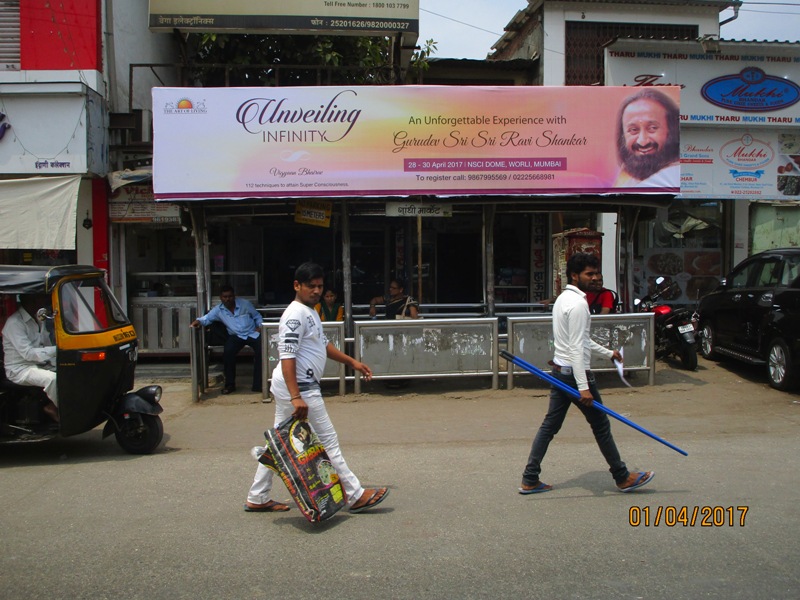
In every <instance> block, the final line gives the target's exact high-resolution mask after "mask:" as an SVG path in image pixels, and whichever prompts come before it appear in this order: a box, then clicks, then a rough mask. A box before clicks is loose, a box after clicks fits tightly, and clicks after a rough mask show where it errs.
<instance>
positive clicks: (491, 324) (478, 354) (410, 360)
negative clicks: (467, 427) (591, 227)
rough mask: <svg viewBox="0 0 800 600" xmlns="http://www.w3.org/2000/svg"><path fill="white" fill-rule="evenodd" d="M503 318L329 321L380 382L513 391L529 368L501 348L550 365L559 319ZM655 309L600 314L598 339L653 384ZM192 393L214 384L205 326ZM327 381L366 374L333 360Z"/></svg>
mask: <svg viewBox="0 0 800 600" xmlns="http://www.w3.org/2000/svg"><path fill="white" fill-rule="evenodd" d="M499 324H500V319H499V318H498V317H478V318H464V319H452V318H444V319H438V318H437V319H428V318H426V319H414V320H402V321H391V320H385V319H384V320H381V319H377V320H373V319H368V320H357V321H356V322H355V324H354V327H355V330H354V335H353V337H352V338H346V337H345V324H344V323H343V322H341V321H339V322H329V323H323V329H324V331H325V334H326V335H327V337H328V339H329V340H330V341H331V342H332V343H333V344H334V345H335V346H336V347H337V348H339V349H340V350H342V351H343V352H345V353H347V354H349V355H351V356H353V357H355V359H356V360H359V361H361V362H364V363H366V364H368V365H369V366H370V368H371V369H372V372H373V379H375V380H392V379H431V378H448V377H465V376H466V377H471V376H487V377H491V380H492V389H497V388H498V384H499V377H500V376H501V375H506V386H507V388H508V389H512V388H513V387H514V377H516V376H519V375H520V374H528V373H527V371H524V372H523V371H521V370H516V371H515V369H514V366H513V365H508V366H507V367H506V365H505V361H503V360H502V359H501V358H500V356H499V351H500V349H501V348H505V349H507V350H508V351H509V352H511V353H512V354H515V355H517V356H520V357H521V358H524V359H525V360H526V361H528V362H530V363H532V364H534V365H536V366H539V367H540V368H542V369H545V370H546V369H547V362H548V361H549V360H551V359H552V357H553V341H552V316H550V315H543V316H512V317H509V318H508V334H507V335H504V334H503V333H501V332H500V329H499ZM653 327H654V325H653V314H652V313H623V314H610V315H595V316H593V317H592V332H591V333H592V337H593V339H594V340H595V341H596V342H597V343H599V344H600V345H601V346H604V347H606V348H615V349H619V348H623V349H624V356H625V362H624V364H625V370H626V371H647V372H648V384H649V385H654V384H655V348H654V346H653ZM192 332H193V334H192V349H191V364H192V388H193V394H192V397H193V399H194V400H198V399H199V398H200V397H201V396H202V395H203V394H204V393H205V389H206V386H207V385H208V356H209V347H208V346H206V344H205V336H204V330H203V328H197V329H192ZM261 334H262V335H261V340H262V357H263V361H262V369H263V371H262V381H264V384H265V385H264V391H263V393H262V398H266V397H267V393H268V391H267V390H268V384H269V378H270V375H271V373H272V370H273V368H274V366H275V365H277V364H278V362H277V361H278V360H279V359H278V346H277V344H278V339H277V334H278V324H277V323H271V322H267V323H264V324H263V325H262V326H261ZM590 367H591V368H592V370H594V371H599V372H602V371H613V370H614V366H613V365H612V364H611V363H610V362H609V361H605V359H601V358H600V357H597V359H593V361H592V363H591V365H590ZM322 380H323V381H333V382H338V384H339V394H340V395H344V394H345V393H346V383H347V381H350V380H352V381H353V389H354V392H355V393H356V394H359V393H361V383H362V382H361V377H360V375H359V374H355V375H354V374H352V373H348V372H347V369H346V368H345V366H344V365H342V364H341V363H337V362H335V361H328V363H327V365H326V367H325V372H324V373H323V377H322Z"/></svg>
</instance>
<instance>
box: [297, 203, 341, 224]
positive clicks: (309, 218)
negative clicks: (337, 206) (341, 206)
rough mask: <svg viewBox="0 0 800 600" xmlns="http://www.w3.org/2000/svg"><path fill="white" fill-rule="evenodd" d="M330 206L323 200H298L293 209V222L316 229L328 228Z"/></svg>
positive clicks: (330, 204)
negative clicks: (312, 226)
mask: <svg viewBox="0 0 800 600" xmlns="http://www.w3.org/2000/svg"><path fill="white" fill-rule="evenodd" d="M331 206H332V203H330V202H327V201H325V200H311V199H303V200H298V201H297V206H296V207H295V209H294V222H295V223H303V224H305V225H314V226H316V227H330V226H331Z"/></svg>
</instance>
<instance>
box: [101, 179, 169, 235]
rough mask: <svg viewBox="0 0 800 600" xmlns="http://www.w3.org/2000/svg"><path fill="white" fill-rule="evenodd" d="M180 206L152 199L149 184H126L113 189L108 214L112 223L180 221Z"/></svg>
mask: <svg viewBox="0 0 800 600" xmlns="http://www.w3.org/2000/svg"><path fill="white" fill-rule="evenodd" d="M180 211H181V208H180V206H178V205H177V204H170V203H166V202H161V203H158V204H156V202H155V200H154V199H153V188H152V186H149V185H126V186H124V187H121V188H119V189H117V190H115V191H114V192H113V193H112V194H111V197H110V198H109V202H108V216H109V218H110V219H111V222H112V223H162V224H163V223H171V224H174V225H178V224H180V222H181V212H180Z"/></svg>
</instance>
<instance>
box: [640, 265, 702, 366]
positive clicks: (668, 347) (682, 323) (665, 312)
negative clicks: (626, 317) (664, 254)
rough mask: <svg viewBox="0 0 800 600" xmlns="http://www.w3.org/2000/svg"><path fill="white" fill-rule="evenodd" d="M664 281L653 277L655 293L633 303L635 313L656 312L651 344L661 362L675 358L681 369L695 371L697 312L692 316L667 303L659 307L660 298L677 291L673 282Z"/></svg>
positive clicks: (685, 310)
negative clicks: (653, 336)
mask: <svg viewBox="0 0 800 600" xmlns="http://www.w3.org/2000/svg"><path fill="white" fill-rule="evenodd" d="M665 282H666V280H665V278H664V277H658V278H656V289H655V291H654V292H653V293H652V294H650V295H648V296H645V297H644V298H642V299H641V300H640V299H637V300H635V301H634V304H635V305H636V306H637V307H638V312H652V313H655V317H654V324H653V325H654V330H655V340H654V342H653V343H654V344H655V355H656V358H660V359H664V358H667V357H668V356H670V355H675V356H677V357H678V358H680V361H681V364H682V365H683V368H684V369H687V370H689V371H694V370H695V369H696V368H697V328H698V317H697V313H696V311H695V313H694V314H692V313H690V312H689V310H688V309H685V308H678V309H674V308H672V307H671V306H669V305H667V304H658V302H657V301H658V299H659V298H663V297H664V296H669V294H670V293H674V292H676V291H678V290H680V287H679V286H678V283H677V282H676V281H672V282H670V283H668V284H667V283H665Z"/></svg>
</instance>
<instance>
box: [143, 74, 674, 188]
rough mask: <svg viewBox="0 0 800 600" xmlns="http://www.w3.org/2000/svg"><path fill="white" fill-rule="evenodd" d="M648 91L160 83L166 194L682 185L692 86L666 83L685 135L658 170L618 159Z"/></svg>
mask: <svg viewBox="0 0 800 600" xmlns="http://www.w3.org/2000/svg"><path fill="white" fill-rule="evenodd" d="M638 92H639V91H638V90H631V89H630V88H624V87H602V86H598V87H541V86H507V87H475V86H367V87H359V86H353V87H287V88H155V89H154V90H153V113H154V143H153V151H154V165H153V181H154V191H155V198H156V200H178V199H180V200H203V199H210V198H229V199H237V198H270V197H273V198H282V197H320V196H323V197H325V196H408V195H416V194H433V195H446V194H452V195H491V194H496V195H509V194H520V195H526V194H537V195H560V194H564V195H566V194H569V195H573V194H627V193H630V194H637V195H640V194H648V193H652V194H670V193H672V194H674V193H677V192H678V191H679V184H680V181H679V169H678V137H677V136H678V127H679V126H678V111H679V89H678V88H676V87H664V88H660V90H659V99H661V101H662V102H663V103H664V105H665V106H668V107H669V109H667V108H664V109H663V110H662V112H663V115H661V117H660V118H662V119H663V120H664V123H663V130H664V131H666V132H668V133H669V134H670V135H671V136H672V137H671V138H669V139H668V140H667V141H666V143H664V144H663V149H664V150H663V152H662V153H661V154H660V155H659V156H658V160H657V161H654V162H653V163H652V164H653V165H654V166H652V168H649V171H647V172H645V173H644V174H641V175H640V176H639V178H638V179H635V178H632V177H631V176H627V172H626V168H630V161H628V160H626V162H624V163H623V164H621V161H620V159H619V158H618V143H617V139H618V119H619V116H618V113H619V112H620V108H621V107H622V106H623V104H624V103H628V102H630V101H631V100H632V99H633V98H634V97H635V96H636V95H637V94H638ZM587 107H591V110H587ZM667 115H671V116H667ZM673 154H674V155H673ZM640 173H641V171H640ZM623 175H625V176H624V177H623Z"/></svg>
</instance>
